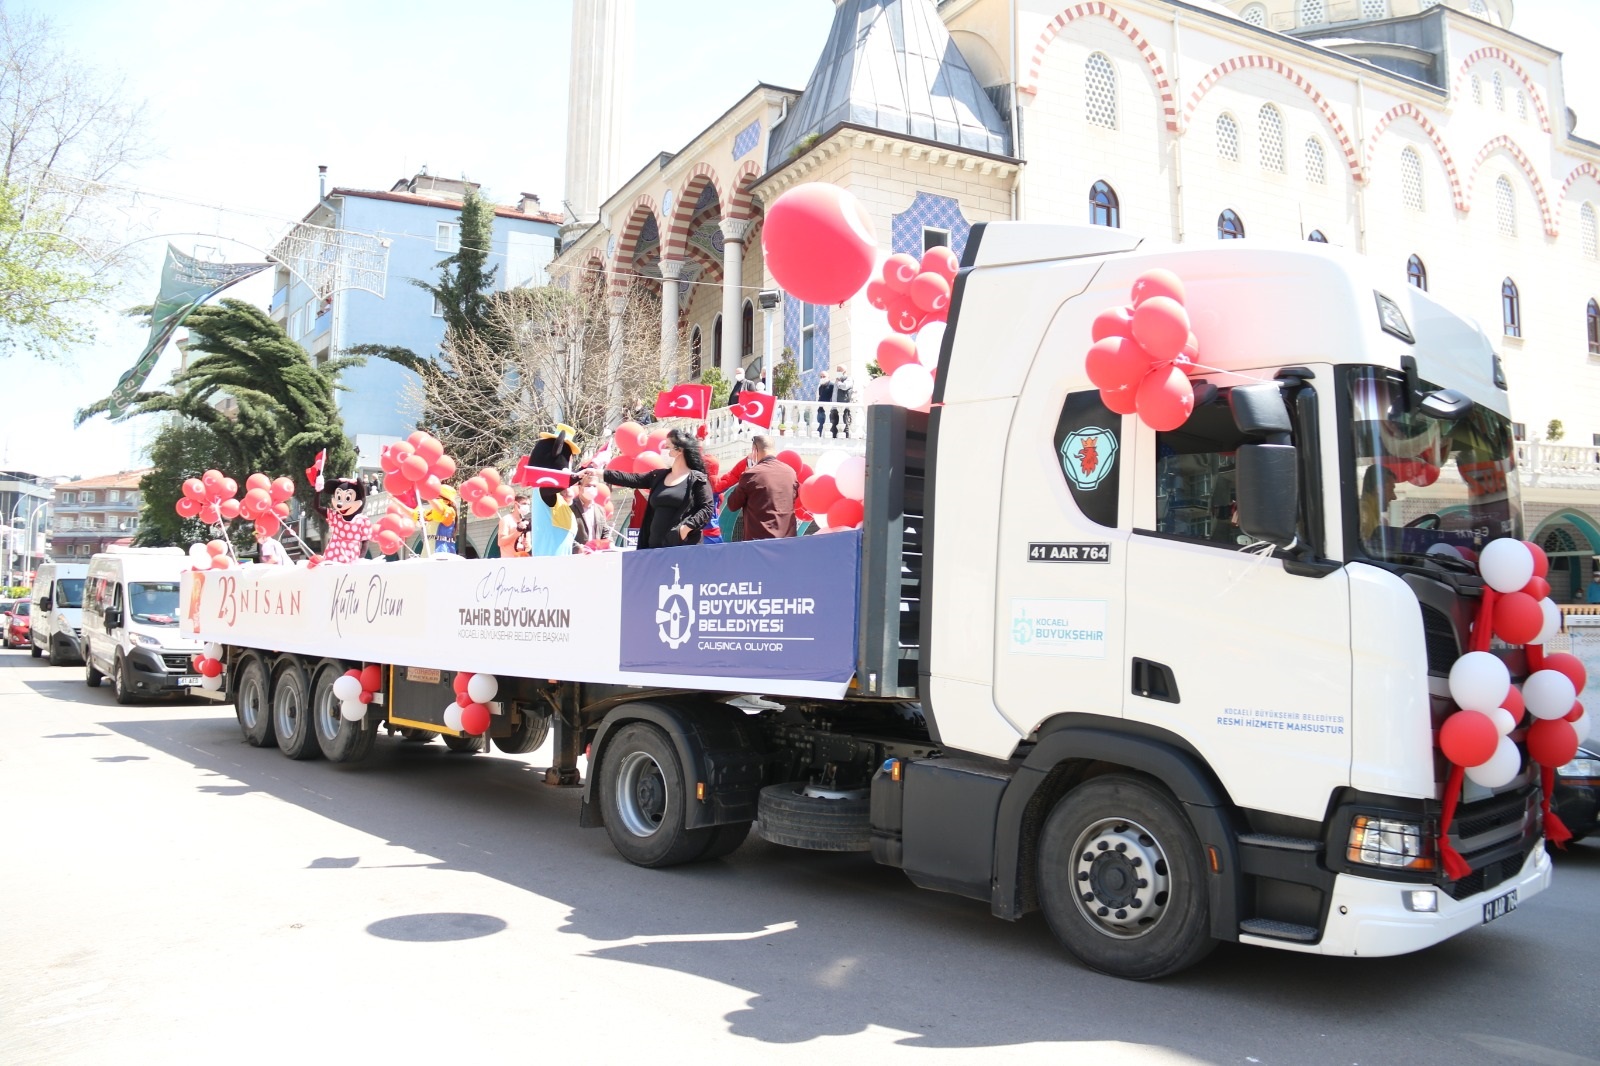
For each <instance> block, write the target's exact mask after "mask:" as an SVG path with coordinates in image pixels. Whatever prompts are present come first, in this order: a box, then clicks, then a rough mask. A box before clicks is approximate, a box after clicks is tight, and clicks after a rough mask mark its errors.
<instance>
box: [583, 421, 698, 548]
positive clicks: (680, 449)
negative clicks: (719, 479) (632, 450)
mask: <svg viewBox="0 0 1600 1066" xmlns="http://www.w3.org/2000/svg"><path fill="white" fill-rule="evenodd" d="M661 451H662V454H663V455H665V456H666V457H667V458H668V459H670V460H672V465H671V466H669V467H667V468H666V469H665V470H650V471H646V472H645V473H642V474H624V473H622V472H621V471H620V470H607V471H605V473H604V475H603V476H604V477H605V481H606V484H607V485H613V486H616V487H617V488H624V489H645V490H647V491H648V492H649V493H650V502H649V503H647V504H646V505H645V511H644V519H643V521H642V522H641V523H640V525H639V548H640V550H643V549H645V548H675V547H677V546H679V545H681V544H699V543H700V536H701V534H700V531H701V530H702V529H704V528H705V527H706V524H707V523H709V522H710V521H711V515H712V512H713V505H712V502H711V480H710V478H708V477H707V476H706V467H705V461H704V460H703V459H702V458H701V457H700V442H699V441H697V440H695V438H694V435H693V434H691V433H685V432H684V431H683V430H681V429H675V430H673V431H672V432H671V433H669V434H667V443H666V445H665V446H664V447H663V448H662V449H661Z"/></svg>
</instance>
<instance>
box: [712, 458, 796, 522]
mask: <svg viewBox="0 0 1600 1066" xmlns="http://www.w3.org/2000/svg"><path fill="white" fill-rule="evenodd" d="M799 494H800V479H799V478H798V477H796V476H795V472H794V471H793V470H791V469H790V468H789V464H787V463H785V462H783V461H782V460H781V459H779V458H778V457H777V456H776V455H775V454H773V451H772V440H771V438H769V437H765V436H762V435H760V434H757V435H756V436H754V437H751V438H750V459H749V469H747V470H746V471H745V472H744V473H743V474H742V475H740V477H739V484H737V485H735V486H734V487H733V491H732V492H730V493H729V494H728V498H727V500H725V501H724V502H723V506H724V507H726V508H728V509H729V510H730V511H743V512H744V539H745V540H771V539H773V538H775V537H792V536H794V501H795V497H797V496H798V495H799Z"/></svg>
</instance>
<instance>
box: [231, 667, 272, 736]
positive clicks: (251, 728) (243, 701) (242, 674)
mask: <svg viewBox="0 0 1600 1066" xmlns="http://www.w3.org/2000/svg"><path fill="white" fill-rule="evenodd" d="M238 669H239V675H238V677H237V678H236V679H235V681H234V683H233V715H234V717H235V718H237V719H239V732H241V733H243V734H244V740H245V743H246V744H249V745H250V746H251V747H252V748H275V747H277V746H278V739H277V736H276V734H274V733H273V731H272V683H271V677H270V675H269V674H268V673H267V664H266V663H264V662H262V661H261V657H260V656H257V655H246V656H245V657H244V658H243V659H242V660H240V662H239V667H238Z"/></svg>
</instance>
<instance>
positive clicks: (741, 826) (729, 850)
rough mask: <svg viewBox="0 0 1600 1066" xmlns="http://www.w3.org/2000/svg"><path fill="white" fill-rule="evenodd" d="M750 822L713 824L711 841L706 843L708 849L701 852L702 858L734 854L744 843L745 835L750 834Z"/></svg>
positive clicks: (715, 857)
mask: <svg viewBox="0 0 1600 1066" xmlns="http://www.w3.org/2000/svg"><path fill="white" fill-rule="evenodd" d="M750 825H751V823H749V822H729V823H728V824H726V825H718V826H713V827H712V829H711V843H709V844H707V845H706V850H705V851H704V852H702V853H701V855H700V858H701V859H702V860H709V859H720V858H722V857H723V856H724V855H732V854H733V853H734V852H735V851H737V850H738V849H739V845H740V844H743V843H744V839H745V837H747V836H749V835H750Z"/></svg>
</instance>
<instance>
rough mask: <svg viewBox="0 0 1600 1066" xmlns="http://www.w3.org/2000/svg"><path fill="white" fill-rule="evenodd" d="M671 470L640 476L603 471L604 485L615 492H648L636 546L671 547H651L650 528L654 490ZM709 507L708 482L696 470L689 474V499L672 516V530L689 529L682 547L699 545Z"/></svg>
mask: <svg viewBox="0 0 1600 1066" xmlns="http://www.w3.org/2000/svg"><path fill="white" fill-rule="evenodd" d="M669 473H671V470H670V469H669V470H651V471H649V472H647V473H643V474H624V473H622V472H621V471H620V470H607V471H606V472H605V475H604V476H605V480H606V484H607V485H615V486H616V487H617V488H619V489H644V490H645V491H646V492H648V493H650V499H649V501H648V502H647V503H646V504H645V507H644V517H643V518H642V519H640V521H639V547H640V548H673V547H677V545H676V544H651V543H650V525H651V522H652V521H654V519H655V510H656V490H657V489H659V488H660V487H661V483H662V482H664V481H666V480H667V475H668V474H669ZM713 513H714V512H713V509H712V506H711V480H710V479H709V478H707V477H706V476H705V475H704V474H702V473H701V472H700V471H698V470H691V471H689V497H688V504H687V506H685V507H684V509H683V510H682V511H681V512H680V513H679V514H677V515H674V516H673V520H672V527H673V528H674V529H676V528H677V527H679V526H688V527H689V536H688V539H686V540H684V541H683V542H682V543H684V544H699V543H700V530H702V529H704V528H705V526H706V523H708V522H710V521H711V516H712V514H713Z"/></svg>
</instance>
